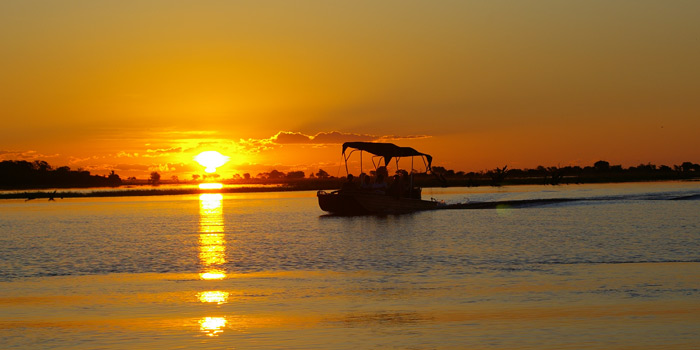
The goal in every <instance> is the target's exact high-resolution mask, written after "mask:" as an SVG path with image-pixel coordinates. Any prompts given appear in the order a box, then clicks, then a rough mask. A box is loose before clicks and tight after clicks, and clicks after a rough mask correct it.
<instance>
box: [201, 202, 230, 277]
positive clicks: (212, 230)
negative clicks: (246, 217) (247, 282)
mask: <svg viewBox="0 0 700 350" xmlns="http://www.w3.org/2000/svg"><path fill="white" fill-rule="evenodd" d="M222 201H223V196H222V195H221V194H220V193H204V194H201V195H200V196H199V261H200V262H201V264H202V265H204V266H205V267H206V269H205V271H204V272H202V273H201V274H200V277H201V278H202V279H206V280H216V279H223V278H225V277H226V272H225V270H223V269H222V268H221V266H220V265H223V264H225V263H226V240H225V233H224V230H225V229H224V215H223V210H222V206H221V202H222Z"/></svg>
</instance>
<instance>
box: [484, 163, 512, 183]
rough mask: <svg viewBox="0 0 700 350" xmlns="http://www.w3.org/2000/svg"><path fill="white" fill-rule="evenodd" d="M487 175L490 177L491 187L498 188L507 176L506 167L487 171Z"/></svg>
mask: <svg viewBox="0 0 700 350" xmlns="http://www.w3.org/2000/svg"><path fill="white" fill-rule="evenodd" d="M488 174H489V176H490V177H491V186H500V185H501V183H502V182H503V180H504V179H505V178H506V174H508V166H507V165H506V166H504V167H503V168H496V169H493V170H491V171H489V172H488Z"/></svg>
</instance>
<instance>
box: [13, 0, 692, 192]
mask: <svg viewBox="0 0 700 350" xmlns="http://www.w3.org/2000/svg"><path fill="white" fill-rule="evenodd" d="M698 18H700V2H697V1H673V2H663V1H644V0H635V1H622V0H621V1H613V2H611V1H555V0H552V1H527V2H523V1H467V0H465V1H437V2H428V1H381V2H377V1H352V2H349V3H340V2H333V1H265V2H260V1H249V2H246V1H232V2H225V1H198V2H180V1H112V2H102V1H100V2H96V1H3V2H2V3H0V80H1V81H2V84H0V118H1V121H2V126H1V127H0V159H27V160H33V159H42V160H46V161H48V162H49V163H50V164H52V165H55V166H60V165H68V166H70V167H71V168H73V169H77V168H79V167H82V168H85V169H87V170H90V171H92V172H93V173H96V174H106V173H108V172H109V171H110V170H113V169H114V170H116V172H117V173H118V174H120V175H122V177H126V176H138V177H146V176H147V175H148V173H149V172H150V171H153V170H157V171H159V172H161V174H163V175H164V176H165V177H166V178H168V177H170V176H171V175H178V176H180V177H181V178H190V176H191V175H192V174H193V173H202V172H203V169H202V168H201V167H200V166H199V165H197V164H196V163H195V162H194V161H193V157H194V156H195V155H196V154H198V153H199V152H201V151H206V150H217V151H219V152H221V153H223V154H225V155H227V156H229V157H231V161H230V163H229V164H227V165H225V166H224V167H222V168H220V172H221V173H222V174H223V175H224V176H228V175H230V174H232V173H243V172H250V173H253V174H255V173H257V172H261V171H269V170H271V169H273V168H275V169H278V170H280V171H290V170H303V171H307V172H308V171H310V170H317V169H318V168H319V167H321V168H324V169H326V170H327V171H328V172H329V173H331V174H335V173H337V172H338V171H339V169H340V167H339V161H340V145H339V143H340V142H342V141H351V140H391V142H395V143H397V144H399V145H406V146H413V147H415V148H417V149H419V150H421V151H423V152H426V153H430V154H432V155H433V156H434V157H435V164H436V165H442V166H445V167H447V168H452V169H456V170H465V171H479V170H485V169H491V168H494V167H497V166H503V165H506V164H507V165H509V167H511V168H528V167H529V168H534V167H536V166H538V165H545V166H551V165H561V166H564V165H571V164H573V165H591V164H592V163H593V162H595V161H597V160H600V159H604V160H608V161H609V162H611V163H613V164H622V165H623V166H631V165H637V164H640V163H647V162H651V163H654V164H658V165H660V164H668V165H673V164H680V163H681V162H683V161H692V162H700V141H699V139H700V138H699V137H698V136H697V134H698V130H700V98H699V97H698V96H700V64H698V62H700V21H698ZM281 132H282V133H281ZM316 135H318V136H317V137H315V138H313V136H316Z"/></svg>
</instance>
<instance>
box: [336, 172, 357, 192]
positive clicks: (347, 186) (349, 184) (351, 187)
mask: <svg viewBox="0 0 700 350" xmlns="http://www.w3.org/2000/svg"><path fill="white" fill-rule="evenodd" d="M340 189H341V190H342V191H348V192H352V191H355V190H357V185H356V184H355V177H354V176H352V174H348V181H346V182H344V183H343V186H342V187H341V188H340Z"/></svg>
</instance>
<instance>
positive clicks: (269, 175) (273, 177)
mask: <svg viewBox="0 0 700 350" xmlns="http://www.w3.org/2000/svg"><path fill="white" fill-rule="evenodd" d="M266 174H267V176H266V177H267V178H268V179H270V180H279V179H281V178H284V173H283V172H281V171H277V170H272V171H270V172H269V173H266Z"/></svg>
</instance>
